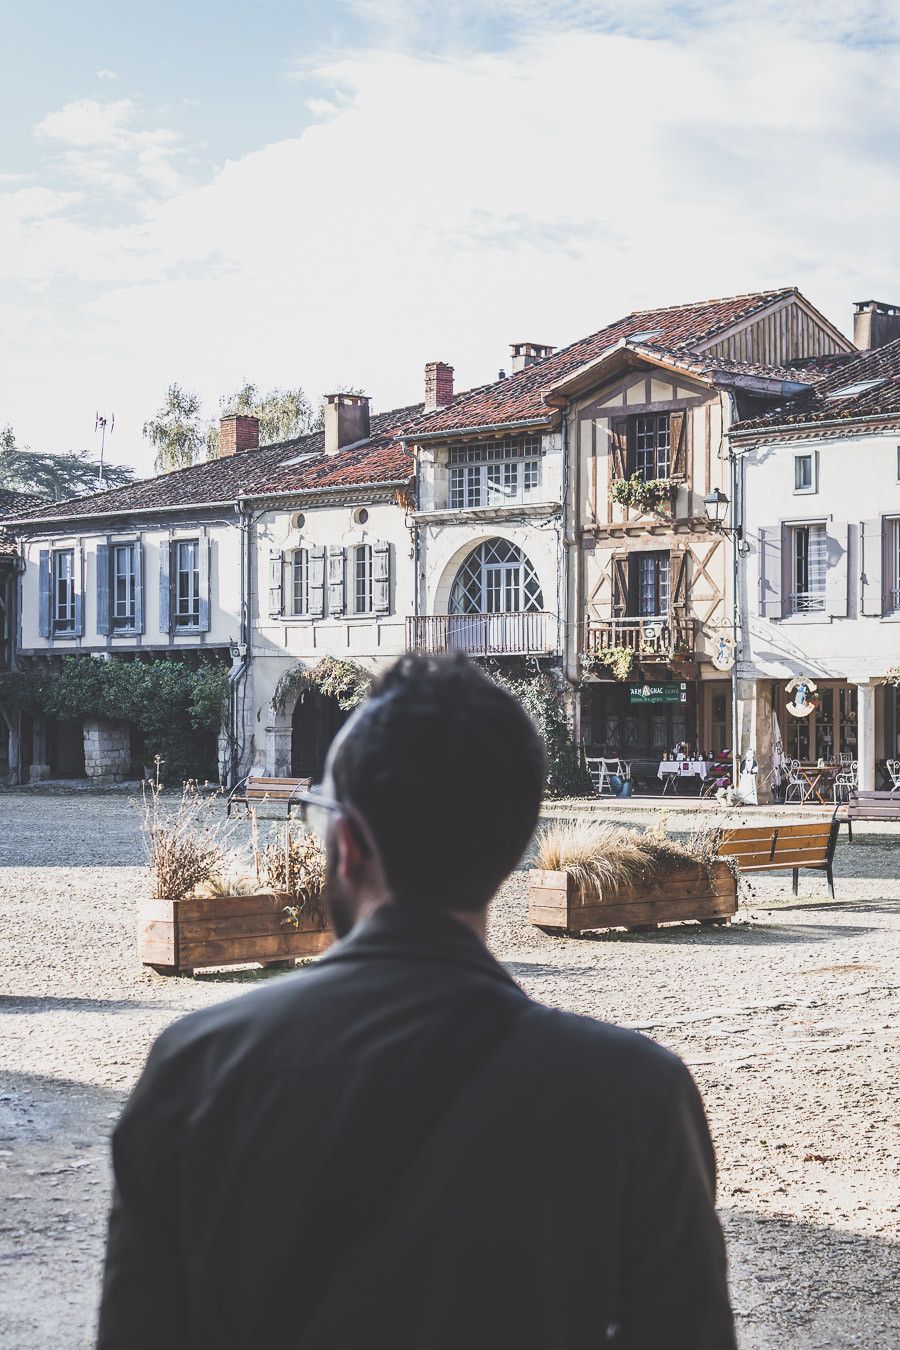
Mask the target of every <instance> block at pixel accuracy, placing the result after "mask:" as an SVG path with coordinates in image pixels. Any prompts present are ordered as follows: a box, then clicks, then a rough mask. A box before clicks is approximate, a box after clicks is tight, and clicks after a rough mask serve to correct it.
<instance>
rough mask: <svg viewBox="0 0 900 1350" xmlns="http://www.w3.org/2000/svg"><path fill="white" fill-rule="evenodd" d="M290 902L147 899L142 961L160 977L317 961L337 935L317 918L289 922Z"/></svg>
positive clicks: (277, 897)
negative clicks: (210, 969)
mask: <svg viewBox="0 0 900 1350" xmlns="http://www.w3.org/2000/svg"><path fill="white" fill-rule="evenodd" d="M291 904H292V900H291V897H290V896H289V895H286V894H282V893H277V892H271V891H269V892H264V893H261V894H258V895H216V896H208V897H203V898H202V899H196V898H194V897H188V898H187V899H184V900H158V899H154V898H147V899H142V900H141V901H140V905H139V915H138V946H139V950H140V959H141V962H142V963H143V964H144V965H145V966H152V967H153V968H154V970H157V971H158V972H159V973H160V974H167V975H173V974H190V973H191V972H192V971H194V970H196V969H197V968H198V967H202V966H234V965H250V964H252V963H253V962H254V961H258V962H260V963H261V964H262V965H270V964H281V963H283V962H293V961H294V960H296V959H297V957H301V956H317V955H318V954H319V953H320V952H323V951H325V949H326V948H327V947H328V946H330V944H331V942H332V940H333V934H332V933H331V932H330V931H329V930H328V929H327V928H325V926H324V924H323V922H322V920H321V919H319V918H318V917H314V918H305V917H304V915H303V912H302V910H301V912H300V914H299V916H298V926H297V927H294V926H293V924H291V923H290V922H288V921H287V915H286V914H285V908H286V907H287V906H290V905H291Z"/></svg>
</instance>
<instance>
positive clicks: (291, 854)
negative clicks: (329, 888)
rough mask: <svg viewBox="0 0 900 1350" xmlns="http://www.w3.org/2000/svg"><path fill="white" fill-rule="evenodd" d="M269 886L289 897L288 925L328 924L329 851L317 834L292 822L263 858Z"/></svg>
mask: <svg viewBox="0 0 900 1350" xmlns="http://www.w3.org/2000/svg"><path fill="white" fill-rule="evenodd" d="M260 871H261V873H262V875H263V877H264V878H265V882H266V885H267V886H269V887H270V888H271V890H273V891H276V892H278V894H280V895H286V896H288V897H289V899H290V901H291V903H290V904H289V905H285V907H284V914H285V922H286V923H289V924H291V925H292V926H293V927H295V928H296V927H298V926H299V924H300V919H301V916H302V917H303V918H304V919H308V920H320V921H321V922H322V923H324V922H325V918H326V915H325V850H324V849H323V848H322V845H321V844H320V843H319V841H318V839H317V838H316V836H315V835H314V834H311V833H310V831H309V830H307V829H304V828H303V827H301V826H296V825H294V824H293V823H291V822H288V823H286V824H285V826H284V831H283V833H282V832H281V831H279V832H278V833H277V834H276V835H275V836H274V837H273V838H271V839H270V841H269V843H268V844H267V845H266V847H265V848H264V849H263V850H262V852H261V854H260Z"/></svg>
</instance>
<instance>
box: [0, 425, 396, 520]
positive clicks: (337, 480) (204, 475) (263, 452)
mask: <svg viewBox="0 0 900 1350" xmlns="http://www.w3.org/2000/svg"><path fill="white" fill-rule="evenodd" d="M421 414H422V404H421V403H417V404H413V405H412V406H410V407H407V408H393V409H391V410H390V411H389V412H384V413H378V414H377V415H376V416H374V417H373V418H372V422H371V431H372V434H371V436H370V437H369V439H368V440H367V441H365V442H364V443H363V444H362V445H359V446H357V447H354V448H348V449H346V450H340V451H339V452H338V453H337V455H334V456H330V457H328V456H326V455H325V453H324V449H325V438H324V435H323V434H322V432H320V431H319V432H313V433H311V434H310V435H308V436H298V437H295V438H294V439H293V440H290V441H280V442H278V444H276V445H264V446H261V447H260V449H258V450H244V451H242V452H241V453H239V454H237V455H229V456H227V457H225V458H224V459H213V460H209V461H208V462H206V463H204V464H194V465H192V466H191V467H190V468H187V469H176V470H174V472H172V473H164V474H158V475H157V476H156V477H155V478H145V479H142V480H140V481H138V482H136V483H128V484H126V485H125V486H124V487H120V488H111V489H110V490H109V491H108V492H96V493H93V494H92V495H91V496H88V497H73V498H71V499H70V500H68V501H65V502H51V503H42V509H41V510H39V511H31V512H30V513H29V515H28V516H27V517H25V519H27V520H29V521H30V520H35V521H41V520H55V519H57V518H58V519H67V520H68V519H71V520H81V519H85V518H90V517H98V516H101V517H109V516H116V515H120V514H122V513H124V512H129V513H131V512H135V511H146V512H147V513H148V514H149V515H152V514H153V512H154V511H159V510H172V509H175V508H180V507H184V508H185V509H186V510H187V509H189V508H190V507H198V506H208V505H218V504H220V503H221V504H225V503H228V502H234V501H237V499H238V498H239V497H254V496H260V495H266V494H268V493H270V492H276V491H290V490H293V489H292V488H291V487H290V486H289V484H291V483H294V482H296V483H298V484H299V483H300V482H301V480H302V486H303V487H306V486H310V487H312V486H321V487H323V488H324V487H339V486H342V485H344V484H346V485H350V484H353V483H362V482H383V481H386V480H387V479H394V478H395V479H397V480H401V479H402V480H403V481H405V480H406V479H407V478H410V477H411V476H412V468H411V460H410V457H409V456H408V454H407V452H406V451H404V450H402V448H401V447H399V446H397V445H396V444H395V442H396V435H397V431H398V430H399V428H400V427H402V426H405V425H406V424H407V423H408V422H411V421H413V420H414V419H416V418H418V417H420V416H421ZM392 446H393V450H391V447H392ZM389 451H391V453H390V454H389V453H388V452H389ZM369 452H371V453H369ZM300 456H309V457H310V458H309V459H304V460H303V462H302V463H299V464H292V463H290V461H292V460H297V459H298V458H299V457H300ZM282 470H284V475H283V478H282V476H281V471H282ZM370 473H371V474H372V475H373V476H372V477H371V478H370V477H368V475H369V474H370ZM276 484H277V486H276ZM282 484H283V486H282ZM299 490H302V488H300V489H299Z"/></svg>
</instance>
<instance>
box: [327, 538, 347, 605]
mask: <svg viewBox="0 0 900 1350" xmlns="http://www.w3.org/2000/svg"><path fill="white" fill-rule="evenodd" d="M343 612H344V550H343V549H342V548H341V547H340V545H339V544H338V545H331V546H329V549H328V613H329V614H331V615H332V616H334V615H339V614H343Z"/></svg>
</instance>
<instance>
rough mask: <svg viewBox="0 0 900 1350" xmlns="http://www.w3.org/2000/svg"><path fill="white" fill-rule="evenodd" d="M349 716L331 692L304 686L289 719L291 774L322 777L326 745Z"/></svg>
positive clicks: (296, 776)
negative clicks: (324, 692)
mask: <svg viewBox="0 0 900 1350" xmlns="http://www.w3.org/2000/svg"><path fill="white" fill-rule="evenodd" d="M349 716H350V714H349V712H345V711H344V709H343V708H341V706H340V705H339V703H338V701H337V699H336V698H335V697H334V696H333V695H332V694H323V693H322V692H321V690H319V689H315V688H311V689H307V690H305V692H304V693H303V695H302V697H301V698H300V699H298V701H297V706H296V707H295V709H294V715H293V717H292V719H291V774H292V776H293V777H294V778H311V779H312V781H313V782H314V783H320V782H321V781H322V774H323V772H324V769H325V759H326V756H327V755H328V749H329V746H330V745H331V742H332V741H333V740H334V738H335V736H336V735H337V734H338V732H339V731H340V729H341V727H342V726H343V725H344V723H345V722H346V720H347V718H348V717H349Z"/></svg>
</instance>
